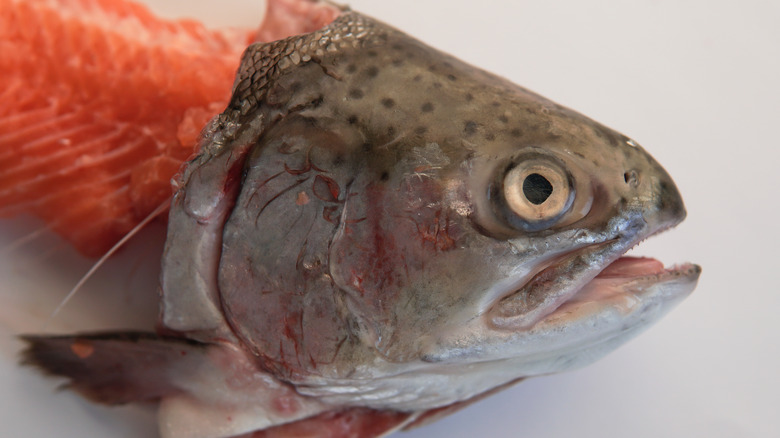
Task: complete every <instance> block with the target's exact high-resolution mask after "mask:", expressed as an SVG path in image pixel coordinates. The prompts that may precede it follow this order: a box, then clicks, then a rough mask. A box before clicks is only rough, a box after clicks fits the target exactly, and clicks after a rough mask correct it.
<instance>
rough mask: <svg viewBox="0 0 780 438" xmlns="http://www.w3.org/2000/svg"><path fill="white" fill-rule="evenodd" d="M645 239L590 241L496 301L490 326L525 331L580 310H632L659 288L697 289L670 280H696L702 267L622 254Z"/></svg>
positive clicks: (673, 290) (681, 291)
mask: <svg viewBox="0 0 780 438" xmlns="http://www.w3.org/2000/svg"><path fill="white" fill-rule="evenodd" d="M653 234H657V233H653ZM646 237H648V236H646ZM646 237H645V238H646ZM641 240H644V238H643V239H639V240H637V241H631V242H621V241H616V240H610V241H607V242H602V243H597V244H592V245H589V246H587V247H584V248H581V249H578V250H576V251H573V252H571V253H568V254H566V255H565V256H562V257H559V258H557V259H555V260H553V261H551V262H550V263H549V264H548V265H547V266H546V267H544V268H542V269H541V270H540V271H539V272H538V273H536V274H535V275H534V276H533V277H531V279H530V280H528V281H526V282H525V284H524V285H523V286H522V287H520V288H519V289H517V290H516V291H514V292H513V293H511V294H509V295H507V296H505V297H504V298H502V299H501V300H500V301H499V302H498V303H497V305H496V306H495V307H494V308H493V310H492V312H491V313H492V314H491V317H492V318H491V322H492V324H493V325H494V326H496V327H497V328H503V329H511V330H518V329H521V330H522V329H529V328H531V327H532V326H534V325H535V324H537V323H539V322H542V321H548V320H551V319H556V320H557V319H560V318H562V317H565V316H566V315H571V317H572V318H573V317H575V316H576V315H577V314H579V313H582V312H588V313H593V312H598V311H603V310H619V311H621V312H623V313H628V312H630V311H632V309H634V308H636V307H638V304H641V302H642V300H644V299H646V298H648V296H649V295H651V294H653V293H655V295H658V293H660V292H659V291H661V290H663V293H665V294H667V295H669V294H678V295H680V294H687V293H689V292H690V291H692V290H693V287H672V284H675V285H676V284H695V281H696V279H697V278H698V275H699V273H700V272H701V268H700V267H699V266H697V265H694V264H691V263H683V264H679V265H673V266H671V267H668V268H667V267H664V265H663V263H661V262H660V261H658V260H656V259H653V258H649V257H634V256H626V255H624V254H625V253H626V252H627V251H628V250H629V249H631V248H632V247H633V246H634V245H635V244H637V243H638V241H641ZM665 286H669V287H665ZM656 298H657V297H656ZM669 298H671V296H670V297H669Z"/></svg>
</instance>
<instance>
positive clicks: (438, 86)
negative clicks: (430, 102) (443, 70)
mask: <svg viewBox="0 0 780 438" xmlns="http://www.w3.org/2000/svg"><path fill="white" fill-rule="evenodd" d="M432 85H433V88H441V82H434V83H433V84H432Z"/></svg>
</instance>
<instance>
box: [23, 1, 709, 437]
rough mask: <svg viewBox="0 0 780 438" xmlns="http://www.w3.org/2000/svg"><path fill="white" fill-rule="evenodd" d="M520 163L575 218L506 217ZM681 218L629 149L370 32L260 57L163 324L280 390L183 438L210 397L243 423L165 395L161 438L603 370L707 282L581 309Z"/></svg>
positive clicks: (665, 184) (669, 285)
mask: <svg viewBox="0 0 780 438" xmlns="http://www.w3.org/2000/svg"><path fill="white" fill-rule="evenodd" d="M389 90H392V91H389ZM607 158H608V159H607ZM525 162H534V163H546V164H545V165H548V166H551V167H555V166H559V167H560V168H563V169H565V173H566V177H567V178H564V179H565V180H567V181H568V182H569V184H570V186H571V187H570V189H571V190H572V192H573V193H574V194H573V195H572V196H570V197H569V201H567V202H569V203H570V204H569V207H568V209H567V211H566V213H565V214H563V215H561V216H557V217H555V218H554V220H552V219H551V220H548V221H545V222H542V224H543V225H539V223H535V222H533V221H527V220H524V219H523V218H520V219H518V218H517V217H516V215H513V213H511V212H509V213H507V211H506V207H507V206H506V205H505V204H506V200H503V201H502V200H501V199H500V197H501V196H502V191H501V189H502V187H501V179H500V177H499V178H497V175H498V176H500V175H504V173H505V172H508V171H509V170H511V169H513V168H515V167H517V166H522V165H524V163H525ZM684 216H685V209H684V207H683V204H682V201H681V199H680V196H679V193H678V192H677V190H676V188H675V187H674V183H673V182H672V180H671V178H670V177H669V176H668V175H667V174H666V172H665V171H664V170H663V168H661V166H660V165H658V163H656V162H655V161H654V160H653V159H652V157H650V156H649V155H648V154H647V153H646V152H645V151H644V150H643V149H642V148H641V147H639V146H638V145H636V144H635V143H634V142H633V141H632V140H630V139H629V138H627V137H625V136H623V135H621V134H619V133H616V132H614V131H612V130H610V129H608V128H606V127H603V126H602V125H600V124H598V123H596V122H593V121H591V120H590V119H587V118H586V117H584V116H582V115H579V114H577V113H575V112H573V111H571V110H569V109H567V108H564V107H561V106H559V105H557V104H555V103H553V102H550V101H549V100H547V99H544V98H542V97H540V96H538V95H536V94H533V93H531V92H529V91H527V90H525V89H523V88H521V87H518V86H515V85H513V84H510V83H509V82H507V81H505V80H503V79H501V78H498V77H496V76H493V75H491V74H489V73H486V72H483V71H481V70H479V69H476V68H474V67H470V66H468V65H466V64H463V63H462V62H460V61H458V60H456V59H455V58H452V57H450V56H448V55H444V54H441V53H439V52H436V51H435V50H433V49H431V48H429V47H427V46H425V45H423V44H422V43H419V42H417V41H415V40H413V39H411V38H409V37H406V36H405V35H403V34H401V33H400V32H398V31H396V30H394V29H391V28H389V27H387V26H385V25H383V24H381V23H379V22H376V21H374V20H372V19H369V18H366V17H363V16H361V15H359V14H357V13H346V14H344V15H342V16H341V17H340V18H339V19H337V20H336V21H335V22H334V23H333V24H332V25H330V26H328V27H326V28H325V29H323V30H322V31H319V32H316V33H314V34H310V35H304V36H300V37H293V38H290V39H287V40H283V41H281V42H276V43H269V44H262V45H255V46H252V47H251V48H250V49H249V50H248V51H247V52H246V53H245V55H244V59H243V62H242V67H241V69H240V71H239V76H238V79H237V82H236V85H235V87H234V93H233V97H232V99H231V103H230V105H229V106H228V108H227V109H226V111H225V112H224V113H223V114H222V115H221V116H220V117H218V118H217V119H215V121H214V122H213V123H212V125H211V126H210V127H209V128H208V129H207V131H206V136H205V138H204V141H203V143H202V152H201V154H200V155H199V156H198V157H197V158H195V159H194V160H193V161H191V162H190V163H189V164H188V166H187V168H186V169H185V171H184V172H183V174H182V175H181V177H180V179H179V181H178V191H177V193H176V195H175V197H174V201H173V203H172V207H171V216H170V226H169V237H168V241H167V244H166V251H165V256H164V261H163V277H162V302H161V306H162V315H161V323H162V326H163V329H162V331H163V332H164V333H166V334H169V335H174V336H178V337H181V338H186V339H190V340H193V341H197V342H200V343H203V344H206V345H209V346H210V347H209V348H212V349H214V351H218V352H220V353H222V352H224V351H227V352H230V354H231V355H235V357H236V358H237V359H236V360H237V362H239V363H245V364H247V365H248V368H247V371H246V374H245V375H246V376H255V375H258V374H260V375H263V376H266V378H271V380H270V382H271V383H269V384H268V386H267V387H265V388H263V389H259V390H257V393H256V394H255V395H259V396H263V397H266V396H267V398H268V400H267V401H266V402H265V403H266V404H265V405H263V403H260V404H259V405H260V406H261V407H262V408H264V409H266V410H265V412H266V414H265V416H264V417H263V414H262V413H261V414H259V415H257V416H256V417H255V418H254V420H247V422H245V423H242V424H241V425H240V426H239V428H235V427H234V428H232V429H230V430H229V431H227V430H225V429H220V428H221V427H225V425H224V424H219V422H218V418H215V417H213V416H212V417H209V420H210V421H209V422H207V424H204V421H202V420H201V421H200V422H197V424H196V425H192V424H190V426H189V427H190V428H191V429H192V428H197V429H198V433H201V434H200V435H193V434H190V432H192V433H194V431H193V430H189V431H188V432H186V433H185V432H182V430H183V429H184V425H185V424H186V423H187V422H186V421H185V419H189V420H191V419H192V418H194V414H193V412H195V413H198V414H202V413H203V412H204V409H205V408H204V406H205V405H206V404H208V403H207V401H208V402H210V404H208V407H209V408H210V409H214V408H215V407H216V408H217V409H216V410H217V411H220V409H222V408H224V409H228V407H227V406H230V403H228V402H227V400H215V399H214V397H213V396H212V395H211V393H210V390H209V386H208V385H204V384H202V383H203V382H198V381H197V380H198V379H195V378H194V377H193V379H192V380H190V381H177V382H175V384H176V385H178V386H177V388H178V390H179V391H181V393H182V394H184V395H183V396H181V397H176V396H171V397H163V398H164V400H163V401H162V405H163V408H162V412H161V422H162V423H163V424H166V425H168V427H170V428H169V429H165V430H164V431H163V436H171V437H173V436H229V435H227V434H226V433H232V434H237V433H244V432H249V431H251V430H254V429H260V428H264V427H273V426H274V425H275V424H283V423H285V422H290V424H296V423H295V422H296V421H297V420H302V419H305V418H318V417H319V416H320V415H327V413H328V412H338V411H339V410H340V409H352V408H368V409H375V410H379V411H383V412H394V411H396V412H409V413H413V414H414V415H415V417H414V418H416V416H418V415H422V414H423V413H424V412H426V411H430V410H433V409H438V408H442V407H446V406H449V405H452V404H455V403H460V402H463V401H466V400H469V399H472V398H474V397H477V396H479V395H480V394H483V393H485V392H487V391H490V390H491V389H492V388H495V387H497V386H500V385H503V384H506V383H508V382H512V381H514V380H516V379H518V378H522V377H527V376H531V375H536V374H543V373H549V372H555V371H562V370H565V369H569V368H571V367H573V366H579V365H582V364H584V363H586V362H589V361H592V360H594V359H595V358H596V357H597V356H600V355H603V354H604V353H606V352H607V351H609V350H611V349H613V348H615V347H616V346H617V345H619V344H620V343H622V342H624V341H625V340H627V339H628V338H629V337H630V336H632V335H633V334H635V333H636V331H638V330H640V329H641V328H643V327H645V326H646V325H647V324H648V323H649V322H651V321H652V320H654V319H656V318H658V317H660V316H661V315H662V314H663V313H664V312H665V311H668V310H669V308H671V307H672V306H673V305H674V304H675V303H676V302H678V301H679V300H680V299H682V298H683V297H684V296H685V295H687V293H689V292H690V291H691V290H692V289H693V287H694V285H695V281H696V278H697V277H698V273H699V269H698V267H695V266H684V267H682V268H680V269H677V270H672V271H653V272H649V273H647V275H641V276H638V277H637V278H632V279H631V281H628V282H625V283H621V284H620V285H619V286H618V288H620V289H621V290H625V291H627V294H626V295H627V296H625V297H624V296H618V297H616V298H615V297H608V298H609V300H613V301H609V300H605V302H606V304H609V305H604V306H598V304H599V302H598V301H586V304H594V303H595V304H596V306H595V308H594V306H593V305H591V306H585V305H580V304H579V303H576V302H570V301H569V300H570V299H571V298H572V296H573V295H574V293H576V292H577V290H579V289H581V288H584V287H585V286H586V285H594V284H604V282H605V280H604V279H599V278H598V277H597V275H598V273H599V272H600V271H602V270H603V269H604V268H606V267H607V265H608V264H609V263H610V262H612V261H614V260H616V259H617V258H618V257H620V255H622V254H623V253H624V252H625V251H627V250H628V249H630V248H631V247H632V246H633V245H635V244H637V243H638V242H639V241H641V240H643V239H644V238H646V237H649V236H650V235H652V234H655V233H656V232H659V231H662V230H663V229H665V228H668V227H671V226H674V225H675V224H677V223H679V222H680V221H681V220H682V219H683V218H684ZM540 226H541V227H542V228H539V227H540ZM280 236H284V238H280ZM594 287H595V286H594ZM609 287H610V288H611V287H612V286H609ZM604 288H607V286H604ZM610 290H611V289H610ZM628 298H630V299H628ZM621 306H623V307H621ZM561 308H565V309H566V312H559V311H558V309H561ZM269 309H270V311H269ZM117 336H119V335H117ZM33 345H34V346H35V344H33ZM34 350H35V349H34V348H33V349H31V350H30V351H34ZM225 354H227V353H225ZM28 358H29V360H30V361H31V362H33V363H36V364H37V365H39V366H42V367H43V368H44V369H47V370H49V371H52V372H57V373H59V374H62V375H65V376H69V377H71V378H73V379H75V380H74V381H73V382H72V384H73V386H74V388H75V389H77V390H82V389H81V388H83V387H84V386H88V385H89V384H90V382H89V379H88V378H84V379H83V380H79V379H76V376H75V375H74V373H70V372H69V371H68V370H67V369H57V368H55V367H54V365H56V364H57V359H56V358H54V359H52V358H47V359H45V360H42V359H40V358H39V357H38V356H35V355H31V357H28ZM129 362H132V361H129ZM198 366H202V367H204V369H208V370H210V371H212V372H213V375H216V376H217V377H216V378H220V377H219V376H220V375H222V374H225V375H227V374H229V373H230V372H231V371H230V369H231V367H229V366H227V365H226V364H224V363H220V362H218V361H216V362H215V361H213V360H211V359H209V360H204V361H203V362H200V363H199V365H198ZM196 368H197V367H196ZM95 371H96V372H98V371H99V369H95ZM194 373H195V374H193V376H194V375H197V374H198V372H194ZM185 380H186V379H185ZM260 380H262V379H260ZM206 382H207V383H208V382H209V381H208V379H207V380H206ZM280 382H285V383H289V384H292V385H294V387H295V389H296V392H297V394H299V395H296V397H295V400H296V402H295V403H298V404H300V405H299V408H296V409H295V410H294V411H295V412H285V413H281V414H280V412H278V409H277V411H276V412H274V410H273V406H272V405H273V403H274V400H278V397H276V395H275V394H276V393H277V390H276V389H274V388H276V387H278V385H279V383H280ZM212 383H213V382H212ZM275 385H276V386H275ZM212 389H213V388H212ZM219 394H220V396H223V395H224V394H223V393H222V392H219ZM234 395H236V396H237V398H238V399H239V400H240V399H241V397H238V396H239V395H243V393H242V392H241V391H238V392H237V393H236V394H234ZM229 396H230V394H229ZM228 398H229V397H228ZM193 400H194V401H195V404H196V405H199V407H198V406H193ZM255 401H256V400H255ZM236 404H237V405H238V406H230V408H231V409H236V410H237V411H238V412H240V413H243V414H248V413H253V414H257V410H258V404H257V403H255V404H253V408H252V409H249V407H248V406H246V405H241V403H236ZM283 414H287V416H286V417H285V416H284V415H283ZM274 422H275V423H274ZM171 424H173V425H179V426H180V427H179V428H176V427H172V426H170V425H171ZM298 424H300V423H298ZM204 426H206V427H207V430H205V431H204V429H203V427H204ZM277 427H279V426H277ZM240 428H243V429H240ZM253 428H254V429H253ZM220 431H221V432H220ZM207 433H213V435H207ZM219 433H222V435H218V434H219ZM282 436H284V435H282Z"/></svg>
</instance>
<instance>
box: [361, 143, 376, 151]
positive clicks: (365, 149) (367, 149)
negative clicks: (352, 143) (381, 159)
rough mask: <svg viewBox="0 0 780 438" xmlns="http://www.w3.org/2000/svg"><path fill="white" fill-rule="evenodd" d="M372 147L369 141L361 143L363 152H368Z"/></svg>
mask: <svg viewBox="0 0 780 438" xmlns="http://www.w3.org/2000/svg"><path fill="white" fill-rule="evenodd" d="M373 148H374V147H373V145H372V144H371V143H369V142H365V143H363V150H364V151H365V152H369V151H371V149H373Z"/></svg>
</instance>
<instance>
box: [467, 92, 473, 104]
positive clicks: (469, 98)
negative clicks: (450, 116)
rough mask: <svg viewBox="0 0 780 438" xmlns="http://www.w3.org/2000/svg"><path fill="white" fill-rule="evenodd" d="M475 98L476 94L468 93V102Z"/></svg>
mask: <svg viewBox="0 0 780 438" xmlns="http://www.w3.org/2000/svg"><path fill="white" fill-rule="evenodd" d="M472 100H474V95H473V94H471V93H466V102H471V101H472Z"/></svg>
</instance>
